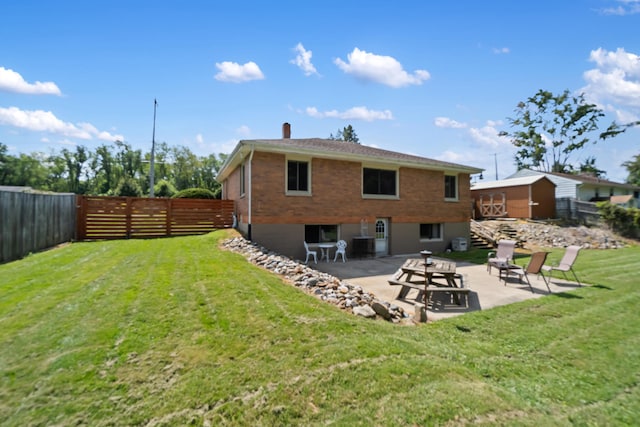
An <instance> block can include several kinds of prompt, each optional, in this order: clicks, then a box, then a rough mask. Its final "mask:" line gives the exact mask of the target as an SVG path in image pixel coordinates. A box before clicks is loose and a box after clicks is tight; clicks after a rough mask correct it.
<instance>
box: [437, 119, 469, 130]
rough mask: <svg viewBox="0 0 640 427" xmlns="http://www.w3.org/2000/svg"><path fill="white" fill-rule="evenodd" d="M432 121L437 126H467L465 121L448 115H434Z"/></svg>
mask: <svg viewBox="0 0 640 427" xmlns="http://www.w3.org/2000/svg"><path fill="white" fill-rule="evenodd" d="M433 123H434V124H435V125H436V126H437V127H439V128H450V129H463V128H466V127H467V124H466V123H461V122H458V121H455V120H453V119H450V118H448V117H436V118H435V119H434V120H433Z"/></svg>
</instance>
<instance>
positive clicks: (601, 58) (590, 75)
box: [580, 48, 640, 117]
mask: <svg viewBox="0 0 640 427" xmlns="http://www.w3.org/2000/svg"><path fill="white" fill-rule="evenodd" d="M589 60H590V61H591V62H594V63H595V64H596V68H594V69H591V70H587V71H585V72H584V74H583V77H584V79H585V81H586V82H587V85H586V86H585V87H583V88H582V89H581V90H580V91H581V92H583V93H584V94H585V97H586V98H588V100H589V101H590V102H594V103H596V104H598V105H600V106H603V105H607V104H613V105H609V107H608V109H609V110H611V111H616V113H617V115H618V117H625V116H637V115H638V114H639V113H640V56H638V55H636V54H633V53H630V52H626V51H625V50H624V49H622V48H618V49H617V50H616V51H615V52H614V51H607V50H605V49H602V48H599V49H597V50H594V51H591V54H590V55H589ZM627 110H631V111H627Z"/></svg>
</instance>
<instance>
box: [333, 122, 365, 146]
mask: <svg viewBox="0 0 640 427" xmlns="http://www.w3.org/2000/svg"><path fill="white" fill-rule="evenodd" d="M329 139H333V140H336V141H347V142H354V143H356V144H359V143H360V139H359V138H358V135H357V134H356V131H355V130H354V129H353V126H351V125H349V126H345V127H344V128H343V129H342V130H340V129H338V132H336V134H335V136H334V135H333V134H330V135H329Z"/></svg>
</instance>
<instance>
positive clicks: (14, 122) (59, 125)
mask: <svg viewBox="0 0 640 427" xmlns="http://www.w3.org/2000/svg"><path fill="white" fill-rule="evenodd" d="M0 125H6V126H13V127H17V128H21V129H27V130H30V131H34V132H48V133H52V134H57V135H63V136H66V137H70V138H79V139H93V138H98V139H101V140H105V141H115V140H117V139H118V140H124V137H123V136H122V135H112V134H111V133H109V132H106V131H99V130H98V129H96V127H95V126H93V125H92V124H90V123H78V124H75V125H74V124H73V123H68V122H63V121H62V120H60V119H58V118H57V117H56V116H55V115H54V114H53V113H52V112H51V111H43V110H32V111H29V110H21V109H19V108H16V107H9V108H3V107H0Z"/></svg>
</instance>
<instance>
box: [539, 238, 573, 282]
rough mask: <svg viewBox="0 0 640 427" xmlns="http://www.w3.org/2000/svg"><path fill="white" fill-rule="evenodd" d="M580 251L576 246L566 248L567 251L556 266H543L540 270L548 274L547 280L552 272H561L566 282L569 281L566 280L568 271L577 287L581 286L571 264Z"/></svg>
mask: <svg viewBox="0 0 640 427" xmlns="http://www.w3.org/2000/svg"><path fill="white" fill-rule="evenodd" d="M580 249H582V247H580V246H576V245H572V246H567V249H566V250H565V252H564V255H563V256H562V259H561V260H560V262H559V263H558V265H543V266H542V269H543V270H544V271H548V272H549V278H551V277H552V276H553V272H554V271H562V274H563V275H564V278H565V279H567V280H569V279H568V278H567V271H570V272H572V273H573V277H575V278H576V282H578V285H579V286H582V283H580V280H578V276H577V275H576V272H575V271H574V270H573V263H574V262H576V258H578V252H580Z"/></svg>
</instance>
